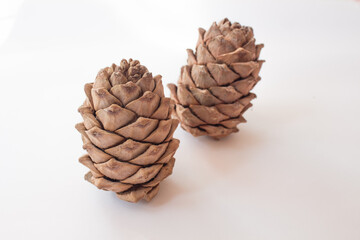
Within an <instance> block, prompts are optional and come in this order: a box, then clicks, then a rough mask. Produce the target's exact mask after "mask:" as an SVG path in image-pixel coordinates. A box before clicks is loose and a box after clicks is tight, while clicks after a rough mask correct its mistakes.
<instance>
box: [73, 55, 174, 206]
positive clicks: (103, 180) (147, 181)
mask: <svg viewBox="0 0 360 240" xmlns="http://www.w3.org/2000/svg"><path fill="white" fill-rule="evenodd" d="M85 93H86V96H87V98H86V100H85V102H84V104H83V105H82V106H80V108H79V112H80V114H81V116H82V118H83V120H84V121H83V122H82V123H79V124H77V125H76V129H77V130H78V131H79V132H80V133H81V136H82V141H83V144H84V145H83V148H84V149H85V150H86V151H87V154H86V155H84V156H82V157H80V159H79V161H80V162H81V163H82V164H84V165H85V166H86V167H88V168H89V169H90V171H89V172H88V173H87V174H86V175H85V179H86V180H87V181H89V182H91V183H92V184H94V185H95V186H96V187H98V188H99V189H102V190H107V191H113V192H115V193H116V195H117V196H118V197H119V198H120V199H123V200H125V201H129V202H138V201H139V200H141V199H145V200H147V201H149V200H151V199H152V198H153V197H154V196H155V195H156V194H157V192H158V191H159V184H160V182H161V181H162V180H164V179H165V178H166V177H168V176H169V175H170V174H171V173H172V169H173V167H174V162H175V159H174V157H173V156H174V154H175V151H176V150H177V148H178V146H179V140H177V139H174V138H173V133H174V131H175V129H176V127H177V125H178V120H176V119H171V118H170V116H171V110H172V109H173V107H171V105H172V104H171V102H170V98H166V97H164V89H163V85H162V81H161V76H160V75H157V76H155V77H153V76H152V74H151V73H150V72H149V71H148V70H147V68H146V67H145V66H142V65H140V62H139V61H134V60H132V59H130V60H129V62H128V61H126V60H122V61H121V63H120V66H117V65H115V64H113V65H112V66H111V67H107V68H104V69H102V70H100V72H99V73H98V75H97V77H96V79H95V82H94V83H88V84H86V85H85Z"/></svg>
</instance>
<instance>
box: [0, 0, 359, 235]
mask: <svg viewBox="0 0 360 240" xmlns="http://www.w3.org/2000/svg"><path fill="white" fill-rule="evenodd" d="M135 2H136V3H135ZM226 16H227V17H229V18H230V20H232V21H234V20H236V21H239V22H240V23H242V24H244V25H251V26H253V28H254V30H255V36H256V38H257V41H258V42H263V43H265V48H264V50H263V52H262V54H261V57H262V58H263V59H266V61H267V62H266V63H265V64H264V66H263V69H262V72H261V76H262V78H263V80H262V81H261V82H260V83H259V84H258V85H257V86H256V88H255V89H254V92H255V93H256V94H257V95H258V98H257V99H256V100H255V101H254V107H253V108H252V109H251V110H249V111H248V112H247V114H246V118H247V120H248V123H246V124H242V125H240V132H239V133H238V134H234V135H232V136H230V137H228V138H226V139H223V140H222V141H213V140H211V139H207V138H193V137H192V136H191V135H190V134H188V133H186V132H184V131H183V130H182V129H180V128H179V129H178V130H177V131H176V134H175V136H176V137H177V138H179V139H180V140H181V145H180V148H179V149H178V151H177V153H176V155H175V156H176V159H177V161H176V165H175V169H174V173H173V175H172V176H171V177H169V178H168V179H167V180H166V181H165V182H163V183H162V184H161V187H160V192H159V194H158V196H157V197H156V198H155V199H154V200H153V201H152V202H150V203H139V204H130V203H126V202H123V201H120V200H118V199H117V198H116V197H115V195H114V194H113V193H110V192H103V191H99V190H97V189H96V188H95V187H94V186H92V185H90V184H89V183H87V182H85V181H84V180H83V175H84V174H85V173H86V171H87V170H86V168H85V167H83V166H82V165H81V164H79V163H78V162H77V158H78V157H79V156H80V155H81V154H82V153H83V150H82V148H81V140H80V135H79V134H78V133H77V131H76V130H75V129H74V125H75V123H77V122H79V121H80V115H79V114H78V113H77V111H76V110H77V107H78V106H79V105H80V104H81V103H82V101H83V99H84V97H85V95H84V93H83V85H84V84H85V83H86V82H91V81H93V80H94V78H95V75H96V73H97V71H98V70H99V69H100V68H102V67H104V66H107V65H110V64H111V63H112V62H117V63H119V62H120V60H121V59H122V58H129V57H132V58H136V59H139V60H141V62H142V63H143V64H144V65H146V66H147V67H148V68H149V69H150V71H152V72H153V73H154V74H159V73H161V74H162V75H163V79H164V83H165V84H166V83H169V82H176V80H177V78H178V75H179V71H180V66H181V65H183V64H185V61H186V51H185V49H186V48H193V47H194V45H195V43H196V40H197V28H198V27H200V26H202V27H204V28H207V27H208V26H210V24H211V22H212V21H214V20H220V19H221V18H223V17H226ZM0 21H2V20H0ZM359 24H360V3H359V2H356V1H292V2H290V1H275V2H270V1H265V0H264V1H251V2H250V1H244V2H238V1H216V2H209V1H178V2H177V3H171V2H170V1H168V2H165V1H164V2H163V3H161V2H157V1H156V2H153V1H146V2H145V1H142V2H138V1H126V2H125V1H124V2H123V1H122V2H121V3H120V2H119V3H117V2H116V1H101V2H100V1H60V0H59V1H52V2H51V3H50V2H49V1H35V0H25V1H24V3H23V5H22V6H21V8H20V9H19V12H18V15H17V17H16V22H15V25H14V27H13V28H12V31H11V34H10V36H9V38H8V39H7V41H6V42H5V43H4V44H3V45H2V47H1V49H0V83H1V85H0V86H1V93H0V106H1V111H0V119H1V120H0V121H1V122H0V123H1V124H0V152H1V155H0V156H1V157H0V169H1V173H0V239H87V240H91V239H154V240H158V239H242V240H248V239H249V240H255V239H256V240H257V239H264V240H270V239H274V240H290V239H291V240H297V239H299V240H304V239H314V240H319V239H324V240H335V239H336V240H338V239H347V240H358V239H360V153H359V143H360V127H359V122H360V121H359V120H360V94H359V90H360V79H359V76H360V68H359V67H360V66H359V64H360V47H359V43H360V27H359ZM1 31H2V30H0V33H1ZM166 93H167V94H168V91H167V92H166Z"/></svg>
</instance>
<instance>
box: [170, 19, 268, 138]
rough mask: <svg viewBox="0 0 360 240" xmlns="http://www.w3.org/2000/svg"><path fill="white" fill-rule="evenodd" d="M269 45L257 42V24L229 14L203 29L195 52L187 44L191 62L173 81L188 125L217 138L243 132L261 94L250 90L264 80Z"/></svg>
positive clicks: (179, 112) (177, 114)
mask: <svg viewBox="0 0 360 240" xmlns="http://www.w3.org/2000/svg"><path fill="white" fill-rule="evenodd" d="M263 47H264V45H263V44H255V38H254V34H253V29H252V28H251V27H245V26H241V25H240V24H239V23H237V22H234V23H231V22H230V21H229V20H228V19H226V18H225V19H224V20H222V21H220V22H219V23H218V24H217V23H216V22H214V23H213V24H212V25H211V27H210V28H209V30H208V31H205V30H204V29H202V28H200V29H199V40H198V42H197V45H196V51H195V53H194V52H193V51H192V50H191V49H187V52H188V61H187V65H185V66H183V67H182V68H181V74H180V78H179V81H178V85H177V86H176V85H175V84H169V85H168V87H169V89H170V91H171V98H172V99H173V100H174V101H175V103H176V104H175V111H174V114H173V115H174V116H175V118H177V119H179V120H180V123H181V126H182V128H184V129H185V130H186V131H188V132H190V133H191V134H192V135H194V136H202V135H207V136H210V137H213V138H216V139H219V138H222V137H225V136H227V135H229V134H231V133H233V132H237V131H238V129H237V127H236V126H237V125H238V124H239V123H242V122H246V120H245V119H244V117H243V114H244V112H245V111H246V110H247V109H248V108H250V107H251V106H252V104H251V100H252V99H254V98H255V97H256V95H255V94H253V93H251V92H250V91H251V90H252V89H253V87H254V86H255V85H256V84H257V83H258V82H259V81H260V79H261V78H260V76H259V71H260V68H261V66H262V64H263V62H264V61H263V60H259V55H260V51H261V49H262V48H263Z"/></svg>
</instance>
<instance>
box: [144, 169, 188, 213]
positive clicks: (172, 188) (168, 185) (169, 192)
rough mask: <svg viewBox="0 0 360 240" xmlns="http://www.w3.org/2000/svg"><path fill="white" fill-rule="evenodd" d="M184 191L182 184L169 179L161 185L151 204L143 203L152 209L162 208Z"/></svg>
mask: <svg viewBox="0 0 360 240" xmlns="http://www.w3.org/2000/svg"><path fill="white" fill-rule="evenodd" d="M170 177H171V176H170ZM184 190H185V189H184V188H183V187H182V186H181V185H180V183H177V182H175V181H174V180H173V179H171V178H169V179H166V180H164V181H163V182H162V183H160V189H159V192H158V194H157V195H156V196H155V197H154V198H153V199H152V200H151V201H150V202H148V203H147V202H145V201H142V203H143V204H146V205H149V206H151V207H160V206H162V205H164V204H168V203H169V202H171V201H172V200H173V199H174V198H175V197H176V196H179V195H180V194H182V193H183V192H184Z"/></svg>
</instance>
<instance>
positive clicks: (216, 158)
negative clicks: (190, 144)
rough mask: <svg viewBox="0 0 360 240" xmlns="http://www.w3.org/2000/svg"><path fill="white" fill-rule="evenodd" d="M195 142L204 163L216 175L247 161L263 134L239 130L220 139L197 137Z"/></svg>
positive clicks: (225, 172) (258, 145) (234, 168)
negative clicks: (197, 140) (208, 165)
mask: <svg viewBox="0 0 360 240" xmlns="http://www.w3.org/2000/svg"><path fill="white" fill-rule="evenodd" d="M199 140H200V141H199V142H198V143H197V144H198V145H199V148H200V149H201V155H203V156H204V158H203V159H204V161H206V164H211V167H213V169H214V173H215V174H216V175H218V174H219V175H226V174H229V173H231V172H233V171H235V170H236V168H237V167H239V166H240V165H241V164H243V163H244V162H245V161H247V160H248V159H249V158H250V157H251V154H252V152H253V151H254V149H259V147H260V145H261V144H262V143H263V142H264V136H260V135H259V132H256V133H255V132H252V131H250V130H241V129H240V131H239V132H238V133H235V134H231V135H230V136H227V137H225V138H223V139H221V140H214V139H212V138H209V137H203V138H202V139H199Z"/></svg>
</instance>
